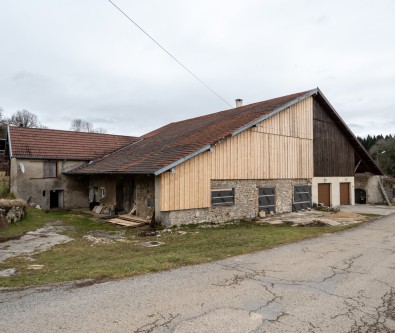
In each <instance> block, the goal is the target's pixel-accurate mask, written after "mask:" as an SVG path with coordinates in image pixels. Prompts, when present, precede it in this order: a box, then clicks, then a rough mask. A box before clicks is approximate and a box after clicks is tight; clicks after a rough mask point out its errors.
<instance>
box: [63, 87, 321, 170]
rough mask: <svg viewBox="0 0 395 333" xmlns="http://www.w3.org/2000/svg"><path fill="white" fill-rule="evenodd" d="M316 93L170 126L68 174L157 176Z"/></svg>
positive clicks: (253, 105) (232, 110)
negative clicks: (138, 174)
mask: <svg viewBox="0 0 395 333" xmlns="http://www.w3.org/2000/svg"><path fill="white" fill-rule="evenodd" d="M316 92H317V90H316V89H314V90H309V91H304V92H300V93H297V94H292V95H287V96H283V97H279V98H274V99H270V100H267V101H264V102H259V103H254V104H250V105H246V106H242V107H238V108H233V109H230V110H225V111H221V112H217V113H212V114H209V115H205V116H201V117H196V118H192V119H187V120H183V121H179V122H175V123H171V124H168V125H166V126H163V127H161V128H159V129H157V130H155V131H153V132H150V133H148V134H146V135H144V136H143V137H142V140H141V141H138V142H136V143H133V144H131V145H129V146H127V147H125V148H123V149H121V150H119V151H117V152H115V153H113V154H110V155H108V156H106V157H105V158H102V159H99V160H97V161H94V162H93V163H91V164H89V165H88V166H86V167H83V168H80V169H78V170H73V171H72V172H71V173H74V174H113V173H120V174H127V173H147V174H160V173H162V172H164V171H166V170H169V169H170V168H171V167H173V166H175V165H177V164H180V163H182V162H183V161H185V160H187V159H189V158H192V157H193V156H195V155H197V154H199V153H201V152H203V151H206V150H208V149H210V146H211V145H214V144H215V143H217V142H219V141H221V140H223V139H225V138H227V137H230V136H232V135H236V134H238V133H239V132H241V131H243V130H245V129H247V128H249V127H252V126H253V125H254V124H256V123H258V122H260V121H262V120H264V119H265V117H268V116H271V115H273V114H275V113H277V112H279V111H281V110H283V109H285V108H287V107H289V106H291V105H293V104H296V103H297V102H299V101H300V100H302V99H304V98H306V97H308V96H311V95H313V94H315V93H316Z"/></svg>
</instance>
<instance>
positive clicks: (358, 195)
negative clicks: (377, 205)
mask: <svg viewBox="0 0 395 333" xmlns="http://www.w3.org/2000/svg"><path fill="white" fill-rule="evenodd" d="M355 203H356V204H362V205H364V204H366V191H365V190H362V189H360V188H357V189H356V190H355Z"/></svg>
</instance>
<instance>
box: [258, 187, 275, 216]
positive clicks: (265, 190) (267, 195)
mask: <svg viewBox="0 0 395 333" xmlns="http://www.w3.org/2000/svg"><path fill="white" fill-rule="evenodd" d="M258 206H259V211H262V210H263V211H264V212H266V213H267V214H270V212H273V213H275V212H276V188H275V187H262V188H259V189H258Z"/></svg>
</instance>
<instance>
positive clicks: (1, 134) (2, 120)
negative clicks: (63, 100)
mask: <svg viewBox="0 0 395 333" xmlns="http://www.w3.org/2000/svg"><path fill="white" fill-rule="evenodd" d="M0 124H1V126H0V138H5V136H6V128H7V125H15V126H20V127H30V128H47V126H45V125H44V124H42V123H41V122H40V121H39V119H38V117H37V115H35V114H34V113H32V112H30V111H28V110H18V111H16V112H15V113H13V114H12V115H11V116H10V117H6V116H5V115H4V110H3V109H1V108H0ZM70 130H71V131H75V132H88V133H106V132H107V131H106V130H105V129H104V128H101V127H97V128H95V127H94V126H93V124H92V123H91V122H89V121H86V120H82V119H73V120H72V121H71V124H70Z"/></svg>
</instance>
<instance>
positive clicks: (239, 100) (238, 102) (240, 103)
mask: <svg viewBox="0 0 395 333" xmlns="http://www.w3.org/2000/svg"><path fill="white" fill-rule="evenodd" d="M240 106H243V100H242V99H240V98H238V99H236V107H237V108H238V107H240Z"/></svg>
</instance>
